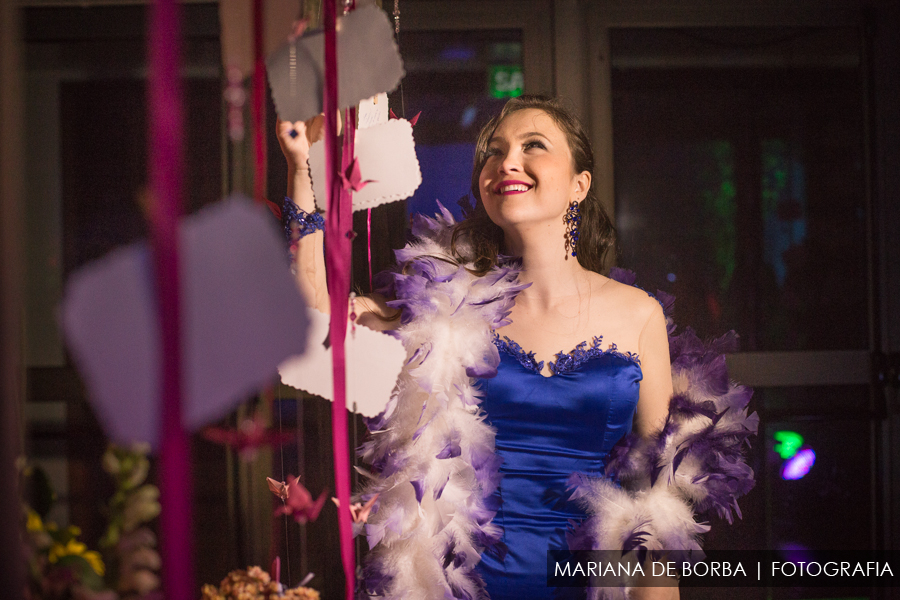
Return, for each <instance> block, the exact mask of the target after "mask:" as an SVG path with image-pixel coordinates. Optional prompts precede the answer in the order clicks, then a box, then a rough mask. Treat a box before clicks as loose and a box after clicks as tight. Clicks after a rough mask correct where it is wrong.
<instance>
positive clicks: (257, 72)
mask: <svg viewBox="0 0 900 600" xmlns="http://www.w3.org/2000/svg"><path fill="white" fill-rule="evenodd" d="M262 4H263V3H262V0H253V83H252V87H253V89H252V92H251V93H252V95H253V100H252V103H251V105H250V109H251V112H252V118H253V126H254V131H253V158H254V165H253V197H254V199H255V200H256V201H257V202H259V203H260V204H262V203H263V202H264V198H265V195H266V126H265V121H266V103H265V102H266V62H265V58H266V57H265V56H264V54H263V5H262Z"/></svg>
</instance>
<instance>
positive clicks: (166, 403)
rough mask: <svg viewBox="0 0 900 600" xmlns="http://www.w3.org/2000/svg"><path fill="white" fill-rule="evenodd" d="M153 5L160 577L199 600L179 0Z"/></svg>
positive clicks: (186, 598) (181, 596) (178, 599)
mask: <svg viewBox="0 0 900 600" xmlns="http://www.w3.org/2000/svg"><path fill="white" fill-rule="evenodd" d="M151 12H152V16H151V19H150V34H149V43H150V47H149V54H150V85H149V103H150V194H151V199H152V202H151V205H152V209H151V214H150V227H151V242H152V248H153V258H154V267H155V275H156V292H157V303H158V309H159V323H160V335H161V349H160V350H161V353H162V362H161V364H162V373H161V377H162V385H161V391H162V397H161V399H160V400H161V406H162V415H161V425H162V427H161V440H160V446H161V450H160V456H159V487H160V502H161V504H162V512H161V513H160V534H161V535H160V550H161V554H162V581H163V589H164V595H165V597H166V598H167V600H194V596H195V595H196V590H194V583H193V576H194V574H193V556H192V554H191V539H192V536H191V504H190V498H191V477H190V451H191V450H190V445H189V440H188V436H187V433H186V432H185V430H184V428H183V426H182V419H181V413H182V406H181V404H182V396H181V365H182V362H181V331H180V325H181V323H180V321H181V311H180V300H179V273H178V260H179V259H178V216H179V214H180V212H181V204H182V202H181V175H182V174H181V168H182V148H181V142H182V114H181V80H180V78H179V71H178V63H179V52H180V31H179V8H178V3H177V1H176V0H157V1H156V2H155V3H154V5H153V8H152V11H151Z"/></svg>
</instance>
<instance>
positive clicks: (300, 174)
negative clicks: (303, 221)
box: [276, 115, 399, 330]
mask: <svg viewBox="0 0 900 600" xmlns="http://www.w3.org/2000/svg"><path fill="white" fill-rule="evenodd" d="M324 126H325V119H324V117H323V116H322V115H319V116H317V117H314V118H312V119H310V120H308V121H305V122H304V121H297V122H295V123H291V122H289V121H282V120H280V119H279V120H278V122H277V124H276V132H277V134H278V144H279V145H280V146H281V151H282V152H283V153H284V158H285V160H286V161H287V166H288V181H287V195H288V198H290V199H291V200H292V201H293V202H294V204H296V205H297V207H298V208H299V209H300V210H301V211H303V212H304V213H310V214H311V213H314V212H315V210H316V201H315V196H314V195H313V188H312V179H311V178H310V173H309V164H308V160H309V149H310V146H312V144H314V143H315V142H317V141H319V140H321V139H322V137H323V135H324ZM339 126H340V125H339ZM324 239H325V235H324V233H323V232H322V231H321V230H316V231H314V232H313V233H310V234H307V235H304V236H303V237H301V238H300V239H299V240H297V251H296V255H295V257H294V268H295V273H296V277H297V283H298V285H299V286H300V290H301V291H302V292H303V296H304V297H305V298H306V300H307V304H308V305H309V306H310V307H312V308H315V309H316V310H318V311H320V312H323V313H325V314H328V313H330V312H331V305H330V303H329V297H328V284H327V281H326V278H325V249H324ZM350 310H351V311H355V312H356V315H357V322H358V323H360V324H361V325H365V326H366V327H369V328H370V329H377V330H386V329H393V328H395V327H397V326H398V325H399V320H397V319H393V318H391V317H392V316H393V313H395V312H396V311H393V310H392V309H391V308H389V307H388V306H387V305H386V303H385V299H384V298H382V297H381V296H378V295H372V296H367V297H365V298H357V300H356V302H354V306H352V307H351V308H350Z"/></svg>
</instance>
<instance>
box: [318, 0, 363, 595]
mask: <svg viewBox="0 0 900 600" xmlns="http://www.w3.org/2000/svg"><path fill="white" fill-rule="evenodd" d="M335 4H336V3H335V2H331V1H329V2H323V3H322V6H323V9H324V14H323V25H324V28H325V98H324V102H323V104H324V108H325V186H326V189H327V190H328V227H327V228H326V229H325V264H326V267H327V273H328V294H329V296H330V304H331V325H330V328H329V339H330V340H331V351H332V363H333V372H332V375H333V377H334V402H333V404H332V406H331V433H332V444H333V452H334V482H335V488H336V491H337V497H338V502H339V504H340V506H341V509H340V510H338V530H339V534H340V541H341V562H342V563H343V566H344V578H345V583H346V599H347V600H353V596H354V588H355V581H356V565H355V557H354V555H353V535H352V525H351V522H350V510H349V507H350V455H349V451H348V447H349V445H350V441H349V439H348V436H347V374H346V362H345V355H344V339H345V338H346V336H347V313H348V303H349V295H350V234H351V231H350V230H351V227H352V222H353V221H352V217H353V214H352V207H351V206H350V202H349V201H348V196H349V194H346V192H344V190H343V186H342V185H341V183H340V178H339V177H338V172H337V169H338V165H339V164H340V156H339V155H338V147H337V137H338V135H337V114H338V102H337V99H338V94H337V81H338V79H337V75H338V73H337V39H336V34H335V21H336V14H335V13H336V6H335ZM353 129H354V127H353V124H352V123H349V122H348V123H346V124H345V127H344V130H345V131H346V132H348V133H349V132H352V131H353ZM349 134H350V135H352V133H349Z"/></svg>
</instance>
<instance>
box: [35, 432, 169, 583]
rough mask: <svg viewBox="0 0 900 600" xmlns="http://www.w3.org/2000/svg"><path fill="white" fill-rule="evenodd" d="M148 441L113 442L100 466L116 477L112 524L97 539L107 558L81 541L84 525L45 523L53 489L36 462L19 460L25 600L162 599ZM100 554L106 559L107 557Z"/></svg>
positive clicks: (156, 503) (110, 511)
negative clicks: (24, 496) (24, 486)
mask: <svg viewBox="0 0 900 600" xmlns="http://www.w3.org/2000/svg"><path fill="white" fill-rule="evenodd" d="M149 451H150V448H149V446H147V445H146V444H135V445H132V446H130V447H128V448H124V447H120V446H116V445H110V446H109V448H108V449H107V451H106V453H105V454H104V456H103V468H104V470H105V471H106V472H107V473H109V475H110V476H111V477H112V478H113V479H114V481H115V484H116V491H115V493H114V494H113V497H112V498H111V499H110V501H109V505H108V506H109V508H108V516H109V525H108V527H107V530H106V533H105V534H104V536H103V538H102V539H101V540H100V547H101V549H102V550H103V553H104V555H105V556H104V555H101V553H100V552H99V551H97V550H89V549H88V547H87V546H86V545H85V543H84V542H82V541H81V540H79V539H78V538H79V536H81V530H80V529H79V528H78V527H76V526H74V525H70V526H69V527H66V528H60V527H59V526H57V525H56V523H53V522H52V521H45V519H46V516H47V514H48V513H49V512H50V509H51V508H52V505H53V501H54V499H55V494H54V493H53V491H52V489H51V488H50V485H49V482H48V481H47V478H46V476H45V475H44V473H43V472H42V471H41V470H40V468H38V467H33V466H29V465H27V464H25V463H24V462H23V463H22V464H21V465H20V473H21V475H22V477H23V478H24V479H26V480H27V481H28V482H29V483H30V484H31V485H29V486H28V487H30V488H31V489H32V492H33V493H32V494H31V496H32V497H31V498H30V502H31V503H32V504H33V505H34V506H35V507H36V508H37V510H36V509H35V508H32V507H31V506H28V505H25V506H24V521H25V523H24V524H25V531H26V534H27V535H26V536H25V538H24V541H25V555H26V557H27V561H28V571H29V582H28V588H27V591H26V598H28V599H29V600H69V599H72V600H125V599H128V600H138V599H140V600H150V599H151V598H154V597H156V596H159V591H158V590H159V583H160V582H159V577H158V575H157V574H156V572H157V571H158V570H159V568H160V563H161V560H160V557H159V554H158V553H157V552H156V535H155V534H154V533H153V531H152V530H151V529H150V528H149V527H147V524H148V523H150V522H151V521H153V520H154V519H155V518H156V517H157V516H158V515H159V511H160V505H159V490H158V489H157V487H156V486H155V485H152V484H149V483H146V480H147V475H148V473H149V471H150V460H149V458H148V457H147V455H148V453H149ZM104 558H105V559H106V560H104Z"/></svg>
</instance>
